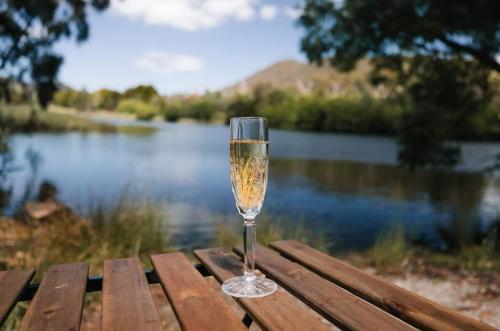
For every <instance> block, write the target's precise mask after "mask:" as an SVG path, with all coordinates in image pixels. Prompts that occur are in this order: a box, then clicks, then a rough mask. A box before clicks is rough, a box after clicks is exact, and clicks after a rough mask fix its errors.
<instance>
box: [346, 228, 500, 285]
mask: <svg viewBox="0 0 500 331" xmlns="http://www.w3.org/2000/svg"><path fill="white" fill-rule="evenodd" d="M452 222H453V221H452ZM499 224H500V223H498V224H497V223H493V225H492V226H491V227H490V229H488V230H486V231H484V232H483V233H482V235H481V236H482V239H481V241H480V242H471V241H466V242H464V241H454V242H453V244H452V245H450V244H449V243H448V247H449V248H448V249H447V250H436V249H431V248H428V247H425V246H422V245H418V244H412V243H411V242H409V241H408V236H407V233H406V231H405V229H404V227H403V226H402V225H401V224H396V225H394V226H392V227H391V228H389V229H388V230H387V231H385V232H382V233H381V234H380V235H379V236H378V237H377V240H376V241H375V244H374V245H373V246H372V247H371V248H370V249H368V250H366V251H364V252H356V253H354V254H348V255H346V256H345V259H347V260H349V261H350V262H351V263H353V264H355V265H357V266H359V267H374V268H376V270H377V272H380V273H402V272H404V271H405V270H411V271H414V272H427V271H428V270H429V269H436V268H437V269H442V270H445V271H447V272H448V271H456V272H460V273H464V272H465V273H470V272H472V273H480V274H488V275H496V274H498V273H499V272H500V247H499V244H500V242H499V241H498V238H497V237H495V236H498V234H497V230H498V228H499V227H500V226H499Z"/></svg>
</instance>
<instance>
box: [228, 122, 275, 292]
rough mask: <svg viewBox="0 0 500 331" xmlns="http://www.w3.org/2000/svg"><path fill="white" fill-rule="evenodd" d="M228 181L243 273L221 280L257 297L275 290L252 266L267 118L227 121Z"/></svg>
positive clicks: (266, 154) (266, 155)
mask: <svg viewBox="0 0 500 331" xmlns="http://www.w3.org/2000/svg"><path fill="white" fill-rule="evenodd" d="M230 130H231V134H230V142H229V153H230V160H231V184H232V189H233V194H234V198H235V200H236V207H237V208H238V212H239V213H240V214H241V216H243V219H244V222H243V243H244V274H243V276H239V277H233V278H231V279H228V280H226V281H225V282H224V283H223V284H222V290H223V291H224V293H226V294H229V295H231V296H235V297H240V298H257V297H263V296H266V295H269V294H271V293H273V292H274V291H276V289H277V285H276V283H275V282H273V281H272V280H270V279H267V278H265V277H264V276H263V275H262V274H259V275H257V274H256V270H255V244H256V243H255V241H256V237H255V233H256V232H255V231H256V223H255V217H256V216H257V214H259V212H260V209H261V208H262V203H263V202H264V196H265V194H266V188H267V174H268V163H269V141H268V135H269V134H268V128H267V119H265V118H262V117H235V118H232V119H231V123H230Z"/></svg>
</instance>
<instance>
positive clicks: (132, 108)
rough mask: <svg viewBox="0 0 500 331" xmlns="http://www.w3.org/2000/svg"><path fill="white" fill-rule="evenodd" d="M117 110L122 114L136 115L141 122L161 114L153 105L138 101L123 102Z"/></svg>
mask: <svg viewBox="0 0 500 331" xmlns="http://www.w3.org/2000/svg"><path fill="white" fill-rule="evenodd" d="M116 110H117V111H118V112H121V113H129V114H135V115H136V116H137V119H140V120H151V119H153V117H155V116H156V115H157V114H158V113H159V110H158V108H156V107H154V106H153V105H152V104H149V103H146V102H144V101H141V100H137V99H123V100H121V101H120V103H118V106H117V107H116Z"/></svg>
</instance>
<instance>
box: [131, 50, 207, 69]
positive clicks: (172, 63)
mask: <svg viewBox="0 0 500 331" xmlns="http://www.w3.org/2000/svg"><path fill="white" fill-rule="evenodd" d="M134 64H135V65H136V66H137V67H139V68H142V69H146V70H148V71H151V72H154V73H160V74H169V73H174V72H180V71H191V72H193V71H200V70H201V69H202V68H203V60H202V59H201V58H199V57H197V56H193V55H186V54H173V53H168V52H159V51H148V52H145V53H144V54H142V55H141V56H139V57H138V58H137V59H136V60H135V61H134Z"/></svg>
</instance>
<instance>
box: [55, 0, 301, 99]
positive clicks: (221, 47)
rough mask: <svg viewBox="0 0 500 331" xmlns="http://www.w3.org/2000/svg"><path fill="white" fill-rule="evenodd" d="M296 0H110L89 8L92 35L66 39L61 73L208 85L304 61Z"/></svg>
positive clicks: (200, 88)
mask: <svg viewBox="0 0 500 331" xmlns="http://www.w3.org/2000/svg"><path fill="white" fill-rule="evenodd" d="M296 5H297V0H112V1H111V6H110V8H109V9H108V10H106V11H105V12H102V13H97V12H95V11H93V10H90V11H89V23H90V29H91V31H90V37H89V39H88V40H87V41H86V42H84V43H82V44H77V43H76V42H74V41H63V42H61V43H59V44H58V45H57V46H56V49H57V51H58V52H60V53H61V54H63V55H64V58H65V59H64V65H63V67H62V69H61V71H60V75H59V79H60V81H61V82H62V83H63V84H66V85H69V86H71V87H73V88H77V89H82V88H84V89H87V90H88V91H94V90H96V89H99V88H112V89H116V90H119V91H123V90H124V89H126V88H129V87H131V86H135V85H138V84H152V85H154V86H155V87H156V88H157V89H158V90H159V91H160V92H161V93H162V94H166V95H172V94H177V93H203V92H205V91H207V90H210V91H214V90H218V89H221V88H223V87H226V86H229V85H231V84H233V83H235V82H238V81H240V80H242V79H244V78H245V77H248V76H249V75H251V74H253V73H255V72H256V71H258V70H260V69H263V68H265V67H267V66H269V65H271V64H273V63H275V62H277V61H280V60H284V59H295V60H299V61H305V57H304V55H303V54H301V53H300V50H299V43H300V38H301V34H302V31H301V30H300V28H299V27H297V25H296V23H295V21H296V18H297V14H298V12H297V10H296V9H295V8H296Z"/></svg>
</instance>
